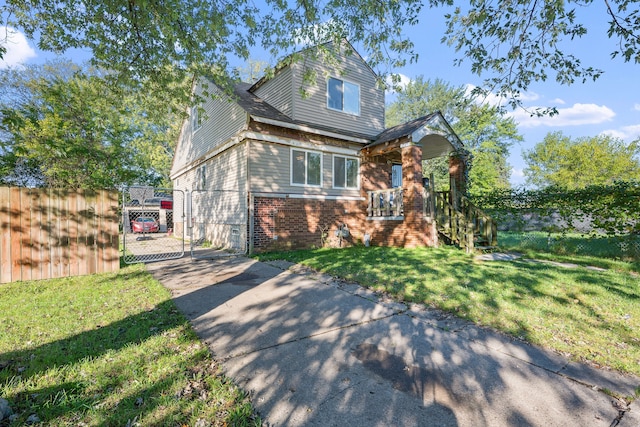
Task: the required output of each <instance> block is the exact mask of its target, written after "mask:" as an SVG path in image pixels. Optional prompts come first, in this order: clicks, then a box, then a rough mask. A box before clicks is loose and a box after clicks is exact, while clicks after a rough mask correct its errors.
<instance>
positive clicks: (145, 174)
mask: <svg viewBox="0 0 640 427" xmlns="http://www.w3.org/2000/svg"><path fill="white" fill-rule="evenodd" d="M161 106H162V107H161ZM169 110H170V109H169V108H168V107H167V106H166V105H163V104H161V103H160V101H159V100H157V99H156V98H154V96H153V94H145V93H141V92H140V91H139V88H135V87H119V88H117V90H116V88H114V86H113V85H107V84H105V82H104V80H103V79H102V76H101V75H100V73H98V72H96V71H94V70H90V69H82V68H81V67H78V66H76V65H74V64H72V63H69V62H57V63H50V64H47V65H45V66H30V67H26V68H24V69H8V70H2V71H1V72H0V153H1V157H0V170H1V171H2V176H0V179H2V180H3V181H5V183H11V184H18V185H28V186H38V185H47V186H51V187H58V188H113V187H116V186H119V185H122V184H132V183H139V184H143V183H148V184H160V183H164V184H167V183H168V176H167V175H168V170H169V166H170V160H171V156H172V154H173V148H172V147H173V144H174V141H175V140H176V132H175V127H174V128H171V127H170V126H169V125H168V124H167V123H172V121H173V122H175V121H176V120H172V116H171V113H170V111H169Z"/></svg>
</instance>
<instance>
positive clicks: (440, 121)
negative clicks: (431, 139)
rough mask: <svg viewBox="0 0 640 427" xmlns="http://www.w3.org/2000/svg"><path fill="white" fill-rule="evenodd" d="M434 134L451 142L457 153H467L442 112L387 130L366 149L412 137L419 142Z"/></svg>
mask: <svg viewBox="0 0 640 427" xmlns="http://www.w3.org/2000/svg"><path fill="white" fill-rule="evenodd" d="M432 134H436V135H440V136H442V137H444V138H446V139H447V140H449V143H450V144H451V146H452V147H453V148H454V149H455V150H456V151H466V150H465V148H464V144H463V143H462V141H461V140H460V138H458V135H456V133H455V132H454V130H453V128H452V127H451V125H449V122H447V120H446V119H445V118H444V116H443V115H442V113H441V112H440V111H436V112H435V113H431V114H428V115H426V116H422V117H419V118H417V119H414V120H411V121H408V122H406V123H402V124H400V125H397V126H393V127H391V128H388V129H385V130H384V131H383V132H382V133H380V134H379V135H378V136H377V138H376V139H375V141H373V142H371V143H370V144H367V145H366V146H365V147H364V148H372V147H375V146H377V145H381V144H384V143H386V142H390V141H393V140H396V139H398V138H403V137H406V136H410V137H411V140H412V141H413V142H418V141H420V140H421V139H422V138H423V137H424V136H426V135H432Z"/></svg>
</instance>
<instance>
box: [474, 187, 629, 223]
mask: <svg viewBox="0 0 640 427" xmlns="http://www.w3.org/2000/svg"><path fill="white" fill-rule="evenodd" d="M473 201H474V203H476V204H477V205H478V206H479V207H480V208H482V209H483V210H485V211H486V212H487V213H488V214H490V215H491V216H493V217H494V218H495V219H496V220H497V221H498V222H499V223H500V222H503V223H505V222H512V223H514V226H515V227H516V228H526V227H527V226H528V225H529V224H527V222H528V220H526V219H524V216H523V215H524V214H533V215H535V216H536V217H537V218H539V219H540V220H541V221H542V222H546V223H547V226H551V225H552V226H553V227H554V229H556V230H555V231H572V230H576V229H578V228H587V229H588V230H590V231H593V232H596V231H601V232H604V233H606V234H608V235H631V234H638V233H640V218H638V212H640V182H639V181H616V182H615V183H613V184H611V185H590V186H587V187H584V188H580V189H573V190H567V189H563V188H557V187H546V188H543V189H539V190H526V189H513V190H501V191H494V192H491V193H488V194H483V195H479V196H476V197H474V198H473ZM554 216H555V217H556V219H555V220H552V218H553V217H554ZM584 223H587V224H588V225H587V226H585V225H583V224H584Z"/></svg>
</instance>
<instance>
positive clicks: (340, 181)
mask: <svg viewBox="0 0 640 427" xmlns="http://www.w3.org/2000/svg"><path fill="white" fill-rule="evenodd" d="M359 169H360V161H359V160H358V159H357V158H355V157H345V156H337V155H334V156H333V187H334V188H353V189H357V188H358V172H359Z"/></svg>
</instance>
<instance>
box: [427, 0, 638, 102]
mask: <svg viewBox="0 0 640 427" xmlns="http://www.w3.org/2000/svg"><path fill="white" fill-rule="evenodd" d="M431 3H432V4H446V5H452V4H453V2H452V1H451V0H432V2H431ZM596 4H597V2H593V1H592V0H587V1H581V0H570V1H566V2H564V1H544V2H530V1H524V0H517V1H511V0H498V1H496V2H487V1H485V0H471V1H470V2H469V5H468V6H457V7H456V8H455V9H454V11H453V13H451V14H447V15H446V18H447V31H446V34H445V37H443V39H442V40H443V41H444V42H447V43H448V44H449V45H451V46H453V47H455V49H456V50H457V51H459V52H460V53H461V54H462V56H461V58H460V59H458V60H457V61H456V63H457V64H461V63H462V62H463V61H469V62H470V64H471V70H472V71H473V72H474V73H476V74H478V75H483V74H489V77H487V78H486V79H485V87H486V88H487V89H488V90H492V91H494V92H496V93H498V94H499V95H503V96H506V97H508V98H510V102H511V104H512V105H513V106H516V105H519V104H520V102H521V101H520V100H519V95H520V92H522V91H526V90H527V89H528V87H529V86H530V85H531V84H532V83H534V82H538V81H546V80H547V79H548V78H555V80H556V81H557V82H559V83H562V84H571V83H574V82H576V81H582V82H584V81H587V80H590V79H594V80H595V79H597V78H598V77H599V76H600V75H601V74H602V70H599V69H597V68H593V67H591V66H588V65H583V64H582V62H581V61H580V58H578V57H577V56H575V55H573V54H571V53H570V52H568V51H567V48H566V44H565V43H566V42H569V41H570V40H573V39H576V38H580V37H582V36H584V35H585V34H587V31H588V29H587V26H586V24H585V23H582V22H581V20H583V16H582V15H581V14H582V13H584V10H583V8H584V6H590V7H596V6H592V5H596ZM605 5H606V9H607V10H606V11H607V12H608V14H605V13H603V12H600V15H601V16H602V18H603V19H608V22H609V30H608V32H607V35H608V37H609V38H612V39H614V40H612V49H613V50H612V57H616V56H620V57H622V58H623V60H624V61H625V62H629V61H635V62H636V63H638V62H640V19H638V8H637V3H636V2H635V1H632V0H612V1H608V2H605ZM536 113H539V114H546V113H552V114H553V113H555V110H554V109H553V108H548V109H540V110H537V111H536Z"/></svg>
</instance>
